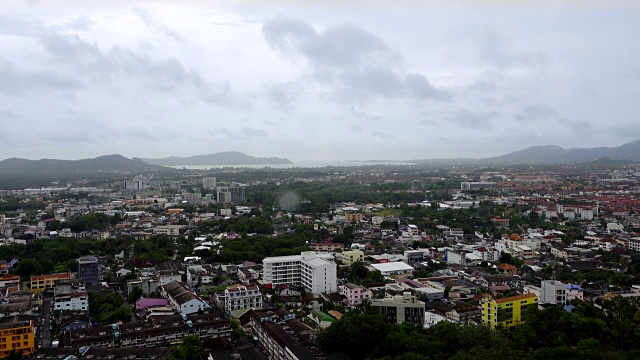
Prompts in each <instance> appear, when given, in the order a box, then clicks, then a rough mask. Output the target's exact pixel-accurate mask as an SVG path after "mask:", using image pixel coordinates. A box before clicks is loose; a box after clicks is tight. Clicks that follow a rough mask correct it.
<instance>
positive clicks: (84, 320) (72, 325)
mask: <svg viewBox="0 0 640 360" xmlns="http://www.w3.org/2000/svg"><path fill="white" fill-rule="evenodd" d="M59 320H60V321H59V324H60V332H65V331H75V330H80V329H88V328H90V327H91V320H90V318H89V313H81V314H73V315H70V316H69V315H65V313H62V314H61V315H60V318H59Z"/></svg>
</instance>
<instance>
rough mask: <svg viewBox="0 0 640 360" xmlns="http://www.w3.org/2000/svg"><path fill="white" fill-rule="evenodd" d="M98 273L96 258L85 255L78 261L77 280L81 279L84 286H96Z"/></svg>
mask: <svg viewBox="0 0 640 360" xmlns="http://www.w3.org/2000/svg"><path fill="white" fill-rule="evenodd" d="M98 273H99V269H98V258H97V257H95V256H92V255H87V256H83V257H81V258H79V259H78V279H81V280H82V281H83V282H84V283H85V285H86V286H94V285H97V284H98Z"/></svg>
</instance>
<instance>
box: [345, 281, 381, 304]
mask: <svg viewBox="0 0 640 360" xmlns="http://www.w3.org/2000/svg"><path fill="white" fill-rule="evenodd" d="M340 294H342V295H344V296H345V297H346V298H347V303H348V304H349V306H358V305H360V304H362V303H363V302H366V301H370V300H371V298H372V297H373V294H372V293H371V290H369V289H366V288H364V287H362V286H360V285H356V284H352V283H346V284H344V285H340Z"/></svg>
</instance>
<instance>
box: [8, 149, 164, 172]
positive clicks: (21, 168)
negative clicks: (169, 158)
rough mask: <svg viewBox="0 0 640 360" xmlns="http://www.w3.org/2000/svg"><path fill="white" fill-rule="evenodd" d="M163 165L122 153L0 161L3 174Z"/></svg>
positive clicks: (142, 168)
mask: <svg viewBox="0 0 640 360" xmlns="http://www.w3.org/2000/svg"><path fill="white" fill-rule="evenodd" d="M162 169H163V168H162V167H161V166H156V165H150V164H148V163H146V162H144V161H142V160H140V159H138V158H133V159H128V158H126V157H124V156H122V155H117V154H115V155H104V156H98V157H96V158H92V159H81V160H56V159H40V160H28V159H19V158H10V159H6V160H2V161H0V172H2V174H18V173H21V174H30V173H33V174H43V173H49V174H51V173H56V174H59V173H92V172H100V171H104V172H112V171H157V170H162Z"/></svg>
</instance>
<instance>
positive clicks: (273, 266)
mask: <svg viewBox="0 0 640 360" xmlns="http://www.w3.org/2000/svg"><path fill="white" fill-rule="evenodd" d="M262 264H263V278H264V280H265V282H266V283H267V284H271V285H273V286H277V285H280V284H287V285H290V286H302V287H304V288H305V289H307V291H309V292H312V293H314V294H320V293H325V292H336V291H337V290H338V279H337V271H336V264H335V263H334V262H333V255H331V254H318V253H315V252H312V251H306V252H303V253H301V254H300V255H292V256H277V257H268V258H265V259H264V260H262Z"/></svg>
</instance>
